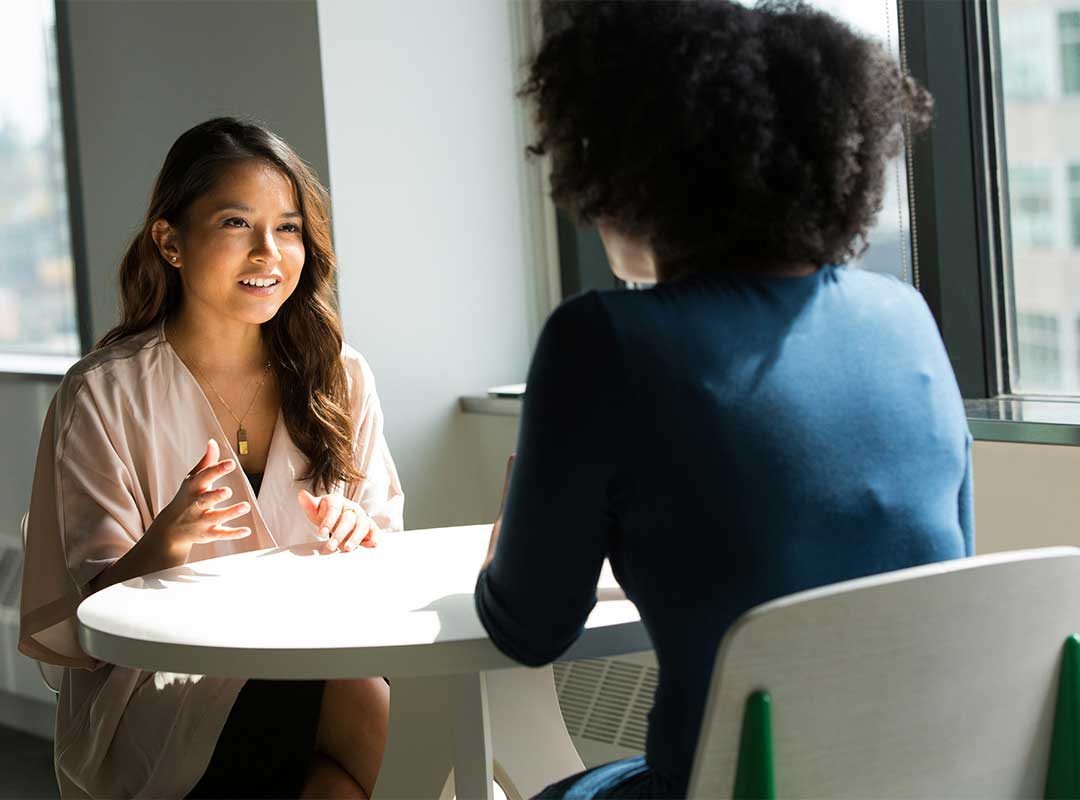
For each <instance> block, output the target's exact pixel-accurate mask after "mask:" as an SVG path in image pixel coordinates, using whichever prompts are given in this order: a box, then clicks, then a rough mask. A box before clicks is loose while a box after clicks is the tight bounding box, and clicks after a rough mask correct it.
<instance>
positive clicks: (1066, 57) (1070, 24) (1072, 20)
mask: <svg viewBox="0 0 1080 800" xmlns="http://www.w3.org/2000/svg"><path fill="white" fill-rule="evenodd" d="M1058 37H1059V39H1060V42H1061V88H1062V91H1063V92H1064V93H1065V94H1080V9H1078V10H1072V11H1062V12H1060V13H1059V14H1058Z"/></svg>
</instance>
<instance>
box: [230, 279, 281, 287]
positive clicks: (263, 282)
mask: <svg viewBox="0 0 1080 800" xmlns="http://www.w3.org/2000/svg"><path fill="white" fill-rule="evenodd" d="M239 283H240V285H241V286H250V287H252V288H255V289H266V288H269V287H271V286H277V285H278V284H279V283H281V279H280V278H245V279H244V280H242V281H239Z"/></svg>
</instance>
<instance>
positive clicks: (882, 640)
mask: <svg viewBox="0 0 1080 800" xmlns="http://www.w3.org/2000/svg"><path fill="white" fill-rule="evenodd" d="M1077 631H1080V549H1078V548H1074V547H1051V548H1044V549H1038V550H1022V551H1018V552H1013V553H997V554H992V555H986V556H977V557H975V558H968V559H961V560H958V561H948V562H944V563H940V564H931V565H927V566H922V567H915V568H913V569H905V570H900V571H897V572H890V573H885V574H882V575H875V576H872V577H868V578H860V579H858V580H853V581H847V582H845V583H840V584H836V585H833V586H826V587H822V588H819V589H813V590H810V591H806V592H801V593H799V594H794V595H791V596H788V597H783V598H780V599H778V600H775V601H772V602H770V603H766V604H764V605H761V606H758V607H757V608H754V609H752V610H750V611H749V612H747V613H746V614H745V615H743V616H742V617H741V618H740V619H739V620H738V621H736V623H735V624H734V625H733V626H732V628H731V629H730V630H729V631H728V633H727V635H726V636H725V637H724V640H723V642H722V643H721V645H720V648H719V651H718V654H717V661H716V671H715V673H714V676H713V681H712V686H711V689H710V692H709V698H708V703H707V706H706V711H705V717H704V723H703V725H702V732H701V738H700V741H699V743H698V749H697V754H696V758H695V762H694V768H693V771H692V773H691V778H690V791H689V796H690V797H693V798H706V797H707V798H719V797H725V798H727V797H783V798H787V797H816V798H822V797H829V798H841V797H858V798H867V797H888V798H899V797H919V798H930V797H934V798H946V797H947V798H959V797H971V798H975V797H978V798H1020V797H1042V796H1046V797H1066V796H1068V797H1077V796H1080V658H1078V654H1080V639H1076V638H1075V637H1072V634H1074V633H1075V632H1077ZM1067 640H1068V644H1066V642H1067ZM1063 652H1064V657H1063ZM1059 679H1060V680H1059ZM1059 683H1060V693H1059ZM740 734H741V744H740ZM1051 739H1053V750H1054V758H1053V759H1052V758H1051ZM1051 762H1052V763H1051ZM1044 793H1045V795H1044Z"/></svg>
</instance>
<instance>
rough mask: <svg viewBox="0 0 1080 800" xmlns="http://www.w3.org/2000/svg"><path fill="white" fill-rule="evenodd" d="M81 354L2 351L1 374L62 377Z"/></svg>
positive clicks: (25, 376)
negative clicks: (51, 354) (34, 353)
mask: <svg viewBox="0 0 1080 800" xmlns="http://www.w3.org/2000/svg"><path fill="white" fill-rule="evenodd" d="M80 358H81V356H47V355H23V354H17V353H0V375H14V376H18V377H22V378H56V379H59V378H62V377H64V375H65V374H67V371H68V370H69V369H71V367H72V366H73V365H74V364H75V363H76V362H78V360H79V359H80Z"/></svg>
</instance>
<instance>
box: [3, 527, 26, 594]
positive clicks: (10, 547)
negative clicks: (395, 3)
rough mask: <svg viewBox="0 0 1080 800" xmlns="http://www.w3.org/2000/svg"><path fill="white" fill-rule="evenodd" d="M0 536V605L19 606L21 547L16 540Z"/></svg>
mask: <svg viewBox="0 0 1080 800" xmlns="http://www.w3.org/2000/svg"><path fill="white" fill-rule="evenodd" d="M6 538H7V537H4V536H0V606H4V607H6V608H18V607H19V592H20V590H21V589H22V548H21V547H20V546H19V542H17V541H10V542H9V541H5V540H6Z"/></svg>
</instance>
